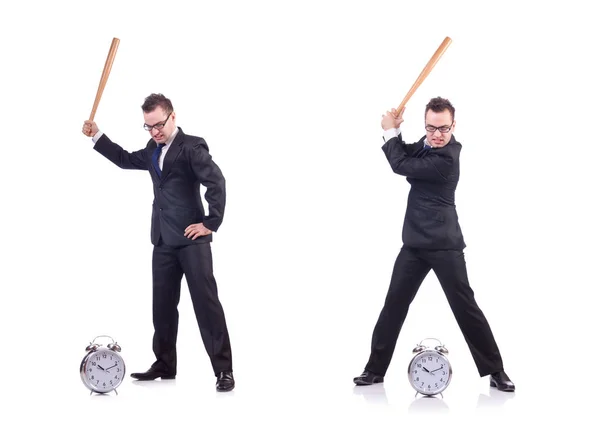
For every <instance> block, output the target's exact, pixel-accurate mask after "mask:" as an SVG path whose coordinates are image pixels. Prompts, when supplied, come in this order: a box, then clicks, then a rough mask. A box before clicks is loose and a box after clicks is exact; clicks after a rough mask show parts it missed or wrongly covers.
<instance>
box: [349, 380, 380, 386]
mask: <svg viewBox="0 0 600 433" xmlns="http://www.w3.org/2000/svg"><path fill="white" fill-rule="evenodd" d="M377 383H383V379H375V380H373V382H365V381H363V380H356V379H355V380H354V384H355V385H358V386H367V385H375V384H377Z"/></svg>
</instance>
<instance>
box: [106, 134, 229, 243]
mask: <svg viewBox="0 0 600 433" xmlns="http://www.w3.org/2000/svg"><path fill="white" fill-rule="evenodd" d="M156 147H157V144H156V142H155V141H154V140H152V139H151V140H150V141H148V144H147V145H146V147H145V148H144V149H141V150H138V151H136V152H127V151H126V150H124V149H123V148H122V147H121V146H119V145H118V144H116V143H113V142H112V141H111V140H110V139H109V138H108V137H107V136H106V135H105V134H103V135H102V136H101V137H100V138H99V139H98V141H97V142H96V144H95V145H94V149H95V150H97V151H98V152H99V153H101V154H102V155H104V156H105V157H106V158H108V159H109V160H110V161H112V162H113V163H115V164H116V165H117V166H119V167H120V168H123V169H134V170H148V171H149V172H150V178H151V179H152V184H153V185H154V203H152V225H151V236H150V237H151V241H152V243H153V244H154V245H158V241H159V239H160V238H162V241H163V242H164V243H165V244H166V245H168V246H171V247H182V246H186V245H191V244H194V243H204V242H210V241H212V234H210V235H208V236H200V237H199V238H197V239H196V240H195V241H192V240H191V239H188V238H186V237H185V236H184V234H183V233H184V231H185V228H186V227H187V226H189V225H190V224H195V223H204V226H205V227H206V228H208V229H210V230H212V231H214V232H216V231H217V229H218V228H219V226H220V225H221V222H222V221H223V214H224V211H225V178H224V177H223V174H222V173H221V170H220V168H219V167H218V166H217V164H215V162H214V161H213V160H212V157H211V155H210V153H209V151H208V145H207V144H206V141H204V139H203V138H200V137H194V136H192V135H187V134H184V133H183V131H182V129H181V128H178V132H177V135H176V136H175V139H174V140H173V143H172V144H171V146H170V147H169V149H168V151H167V153H166V155H165V159H164V161H163V170H162V176H160V177H159V176H158V174H157V173H156V170H155V169H154V166H153V165H152V154H153V152H154V150H155V149H156ZM200 184H202V185H204V186H205V187H206V194H205V195H204V197H205V199H206V202H207V203H208V211H209V214H208V216H207V215H206V214H205V212H204V206H203V204H202V200H201V197H200Z"/></svg>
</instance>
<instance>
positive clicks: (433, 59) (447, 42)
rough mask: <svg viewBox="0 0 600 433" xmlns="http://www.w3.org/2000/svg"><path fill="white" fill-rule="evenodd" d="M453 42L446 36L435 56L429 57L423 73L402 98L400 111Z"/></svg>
mask: <svg viewBox="0 0 600 433" xmlns="http://www.w3.org/2000/svg"><path fill="white" fill-rule="evenodd" d="M451 43H452V39H450V38H449V37H447V36H446V38H445V39H444V40H443V42H442V43H441V44H440V46H439V47H438V49H437V50H436V51H435V53H433V56H431V59H429V61H428V62H427V64H426V65H425V67H424V68H423V70H422V71H421V74H420V75H419V76H418V77H417V79H416V80H415V83H414V84H413V85H412V87H411V88H410V90H409V91H408V93H407V94H406V96H405V97H404V99H403V100H402V102H401V103H400V105H399V106H398V112H400V110H402V109H403V108H404V107H405V106H406V103H407V102H408V100H409V99H410V98H411V97H412V95H413V94H414V93H415V92H416V91H417V89H418V88H419V86H420V85H421V84H423V81H425V78H427V76H428V75H429V73H430V72H431V70H432V69H433V67H434V66H435V64H436V63H437V62H438V60H440V57H442V54H444V52H445V51H446V49H447V48H448V46H449V45H450V44H451Z"/></svg>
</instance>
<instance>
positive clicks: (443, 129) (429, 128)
mask: <svg viewBox="0 0 600 433" xmlns="http://www.w3.org/2000/svg"><path fill="white" fill-rule="evenodd" d="M452 124H454V122H452ZM451 129H452V125H450V126H448V125H442V126H433V125H425V130H426V131H427V132H435V131H440V132H441V133H442V134H445V133H447V132H450V130H451Z"/></svg>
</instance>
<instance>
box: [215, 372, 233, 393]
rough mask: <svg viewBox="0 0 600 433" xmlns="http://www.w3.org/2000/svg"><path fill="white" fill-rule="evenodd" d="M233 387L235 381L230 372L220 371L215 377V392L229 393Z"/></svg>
mask: <svg viewBox="0 0 600 433" xmlns="http://www.w3.org/2000/svg"><path fill="white" fill-rule="evenodd" d="M234 387H235V380H233V373H232V372H231V371H222V372H220V373H219V374H218V375H217V391H220V392H225V391H231V390H232V389H233V388H234Z"/></svg>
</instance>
